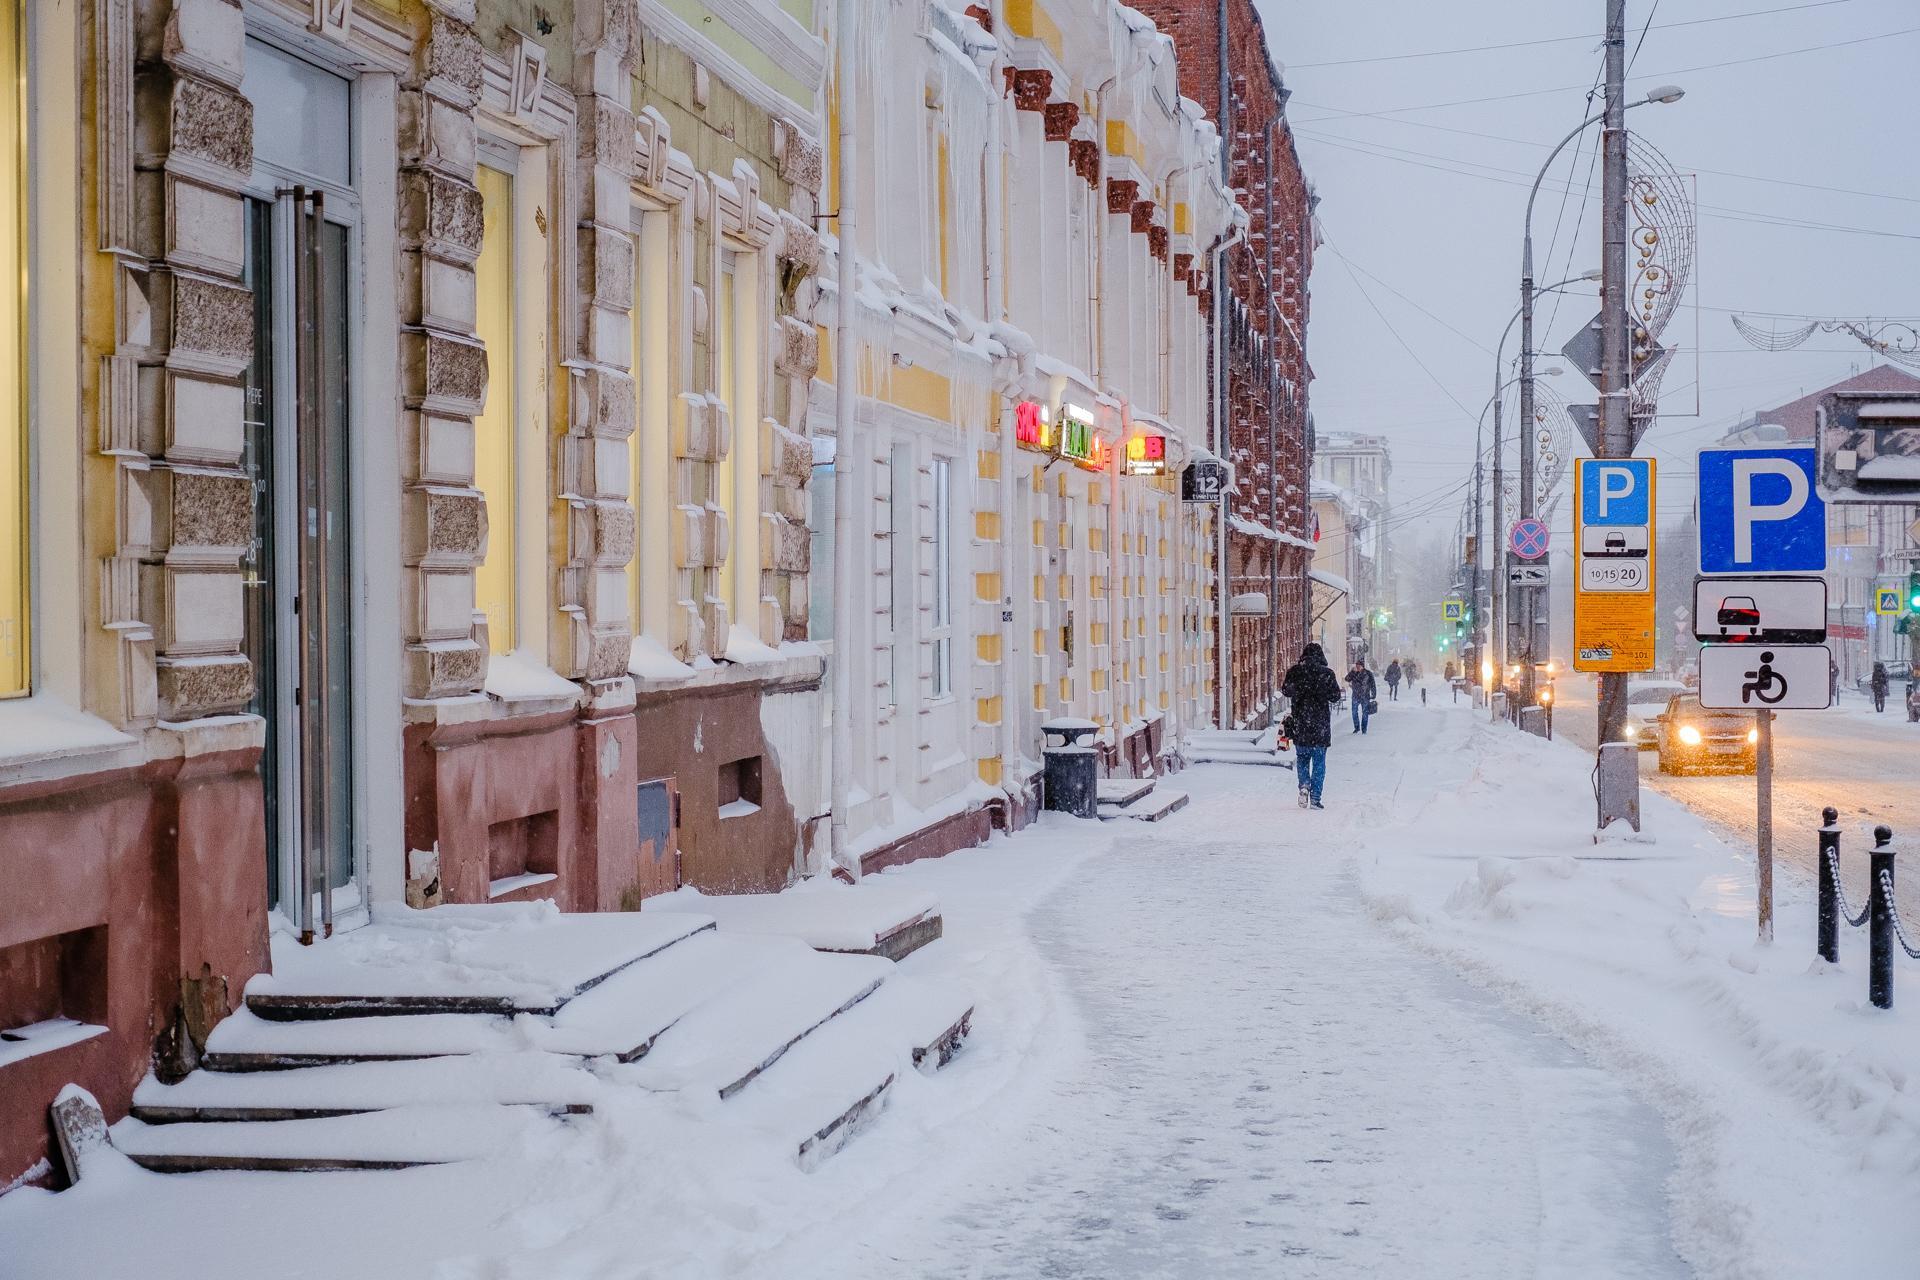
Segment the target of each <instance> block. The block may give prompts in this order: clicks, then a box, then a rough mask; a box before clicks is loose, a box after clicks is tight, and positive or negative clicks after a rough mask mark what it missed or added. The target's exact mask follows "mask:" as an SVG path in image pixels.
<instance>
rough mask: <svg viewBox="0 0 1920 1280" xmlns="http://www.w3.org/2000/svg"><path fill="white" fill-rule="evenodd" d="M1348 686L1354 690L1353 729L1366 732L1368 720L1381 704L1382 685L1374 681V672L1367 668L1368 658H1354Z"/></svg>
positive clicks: (1356, 731) (1357, 731)
mask: <svg viewBox="0 0 1920 1280" xmlns="http://www.w3.org/2000/svg"><path fill="white" fill-rule="evenodd" d="M1347 688H1349V689H1351V690H1352V691H1353V731H1354V732H1355V733H1365V732H1366V731H1367V724H1368V722H1369V721H1371V720H1372V719H1373V713H1374V711H1375V710H1376V709H1377V708H1378V707H1379V705H1380V704H1379V703H1378V702H1377V701H1376V699H1377V698H1378V697H1379V696H1380V686H1379V685H1378V684H1376V683H1375V682H1374V678H1373V672H1371V671H1369V670H1367V662H1366V659H1364V658H1355V659H1354V660H1353V670H1351V671H1349V672H1347Z"/></svg>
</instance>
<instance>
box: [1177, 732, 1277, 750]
mask: <svg viewBox="0 0 1920 1280" xmlns="http://www.w3.org/2000/svg"><path fill="white" fill-rule="evenodd" d="M1271 732H1272V730H1270V729H1195V730H1193V731H1191V732H1190V733H1188V734H1187V736H1186V740H1187V742H1188V743H1190V744H1192V745H1193V746H1197V747H1225V746H1245V745H1247V744H1250V743H1255V742H1258V741H1259V740H1260V739H1261V738H1263V737H1265V736H1267V735H1268V734H1269V733H1271Z"/></svg>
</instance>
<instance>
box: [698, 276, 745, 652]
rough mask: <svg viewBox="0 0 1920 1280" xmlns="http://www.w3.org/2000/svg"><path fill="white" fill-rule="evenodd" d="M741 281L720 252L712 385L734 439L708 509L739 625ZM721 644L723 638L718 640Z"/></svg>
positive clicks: (726, 596) (724, 589) (723, 582)
mask: <svg viewBox="0 0 1920 1280" xmlns="http://www.w3.org/2000/svg"><path fill="white" fill-rule="evenodd" d="M739 278H740V255H739V254H738V253H735V252H734V251H733V250H731V249H722V250H721V251H720V280H719V282H718V283H717V284H716V285H715V286H714V290H713V377H714V385H715V386H716V387H717V388H718V389H719V392H720V398H721V399H722V400H724V401H726V403H727V417H728V418H729V419H730V420H731V421H732V423H733V439H732V441H731V442H730V443H729V446H728V448H727V452H726V456H725V457H723V458H721V459H720V465H719V466H717V467H715V468H714V469H713V492H712V494H710V495H709V497H708V502H709V505H711V506H712V507H713V509H714V510H716V511H724V512H726V513H727V525H728V529H727V533H728V546H727V549H726V556H725V561H724V563H722V564H721V566H720V592H719V594H720V598H721V599H722V600H724V601H725V602H726V604H727V609H728V613H729V617H730V618H731V619H732V621H735V622H739V621H743V620H744V619H743V618H741V617H740V615H739V605H738V600H737V597H736V596H735V595H734V577H735V573H734V569H735V561H737V560H738V559H739V548H740V546H741V544H742V540H743V538H742V531H741V530H740V529H738V528H735V527H734V525H735V523H736V522H737V520H738V518H739V515H740V513H739V512H737V511H735V510H734V509H733V477H734V459H735V457H736V456H737V455H738V454H739V452H740V442H741V440H742V439H743V438H744V437H745V435H746V433H747V432H748V431H750V430H752V429H753V427H754V426H755V425H756V424H753V423H749V422H745V421H742V419H741V415H740V397H739V389H738V388H737V387H736V386H735V383H734V379H735V377H736V374H737V372H738V356H739V343H740V335H739V332H738V325H739V299H738V298H737V297H736V296H735V294H736V290H737V287H738V283H739ZM718 639H720V640H721V641H722V642H723V643H724V642H725V639H726V637H724V636H721V637H718Z"/></svg>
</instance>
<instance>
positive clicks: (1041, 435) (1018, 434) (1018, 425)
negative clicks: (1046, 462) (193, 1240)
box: [1013, 400, 1053, 453]
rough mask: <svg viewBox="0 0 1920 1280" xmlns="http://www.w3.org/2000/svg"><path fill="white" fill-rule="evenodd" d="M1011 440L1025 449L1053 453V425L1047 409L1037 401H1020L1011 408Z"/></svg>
mask: <svg viewBox="0 0 1920 1280" xmlns="http://www.w3.org/2000/svg"><path fill="white" fill-rule="evenodd" d="M1013 439H1014V442H1015V443H1016V444H1018V445H1020V446H1021V447H1022V448H1026V449H1037V450H1039V451H1040V452H1042V453H1052V452H1053V423H1052V422H1050V421H1048V418H1047V407H1046V406H1045V405H1043V404H1041V403H1040V402H1039V401H1037V400H1022V401H1021V402H1020V403H1019V404H1017V405H1015V406H1014V407H1013Z"/></svg>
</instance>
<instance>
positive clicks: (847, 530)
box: [827, 0, 860, 880]
mask: <svg viewBox="0 0 1920 1280" xmlns="http://www.w3.org/2000/svg"><path fill="white" fill-rule="evenodd" d="M857 8H858V0H839V2H838V7H837V8H836V10H835V16H834V45H835V53H836V54H837V58H836V63H837V65H836V67H835V79H836V80H837V82H838V83H837V84H836V86H835V93H836V95H837V97H838V100H839V108H840V126H839V134H840V158H839V164H838V171H837V173H836V175H835V176H836V177H837V178H838V179H839V182H840V207H839V209H837V210H836V211H835V212H836V214H837V216H838V223H837V227H836V230H837V233H838V248H837V254H838V258H837V262H836V264H835V265H836V267H837V278H838V284H839V296H838V298H836V299H835V302H834V329H835V332H834V370H833V408H834V418H835V424H834V433H835V434H834V449H833V583H834V592H833V741H832V744H831V746H832V762H833V763H832V769H833V787H832V797H831V801H830V803H831V805H832V810H833V811H832V815H831V817H830V818H829V820H828V828H827V831H828V841H829V851H830V852H829V856H830V857H831V859H832V862H833V865H834V866H835V867H841V868H845V869H846V871H847V873H848V874H849V875H851V876H852V877H853V878H854V879H855V880H858V879H859V878H860V860H859V859H858V858H855V857H853V856H852V854H851V853H850V852H849V850H848V847H847V808H848V806H849V804H850V803H851V800H850V796H851V793H852V790H853V737H852V732H853V648H854V636H853V630H854V625H855V614H854V607H853V596H854V592H853V575H854V566H855V556H854V553H853V540H854V522H853V504H854V492H853V464H854V461H855V459H856V458H857V457H858V451H857V450H856V449H854V448H853V447H852V445H853V438H854V432H855V429H854V416H855V413H856V411H857V409H856V404H855V395H856V391H857V379H858V377H859V369H858V367H857V366H858V360H859V356H858V353H857V352H856V350H855V349H854V340H853V325H852V323H851V321H852V318H853V308H854V307H855V305H856V303H855V302H854V293H855V291H856V288H857V284H856V273H855V269H854V255H855V253H856V251H857V245H858V239H857V232H858V215H857V212H856V209H855V193H856V188H855V186H854V172H853V170H854V167H855V166H854V164H853V163H852V161H853V158H854V156H855V155H856V154H857V152H856V150H855V138H854V129H853V123H854V121H853V112H854V103H855V101H856V99H857V97H858V95H857V94H856V93H855V92H854V79H853V39H852V33H853V29H854V23H855V21H856V18H857V15H856V13H855V10H856V9H857Z"/></svg>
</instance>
